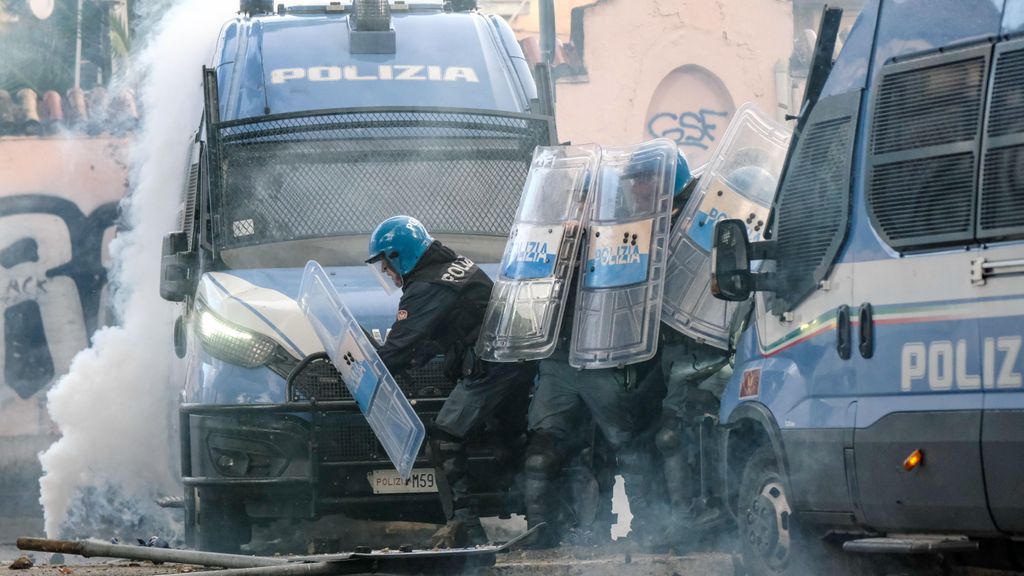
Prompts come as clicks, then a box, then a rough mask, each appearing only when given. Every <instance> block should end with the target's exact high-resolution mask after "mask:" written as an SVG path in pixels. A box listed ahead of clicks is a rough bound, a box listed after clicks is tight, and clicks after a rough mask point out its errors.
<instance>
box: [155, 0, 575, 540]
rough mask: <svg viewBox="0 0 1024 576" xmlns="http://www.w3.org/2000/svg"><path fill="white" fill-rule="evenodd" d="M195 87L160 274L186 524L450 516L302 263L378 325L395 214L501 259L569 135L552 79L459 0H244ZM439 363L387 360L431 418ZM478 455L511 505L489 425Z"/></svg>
mask: <svg viewBox="0 0 1024 576" xmlns="http://www.w3.org/2000/svg"><path fill="white" fill-rule="evenodd" d="M540 72H541V75H540V78H542V79H549V76H547V75H545V73H544V70H543V69H541V70H540ZM204 83H205V100H206V101H205V112H204V117H203V118H202V121H201V123H200V127H199V130H198V131H197V132H196V136H195V141H194V142H193V143H192V149H191V160H190V164H189V175H188V186H187V189H186V190H185V194H184V199H183V207H182V212H181V229H180V230H179V231H177V232H174V233H172V234H170V235H168V236H167V237H166V238H165V241H164V250H163V252H164V253H163V271H162V279H161V293H162V295H163V297H164V298H166V299H168V300H171V301H175V302H181V303H182V306H181V316H180V318H179V319H178V321H177V324H176V327H175V346H176V352H177V354H178V355H179V356H180V357H182V358H183V359H184V362H185V364H186V369H185V373H186V380H185V383H184V398H183V405H182V407H181V420H180V437H181V452H182V455H181V471H182V478H183V482H184V485H185V499H184V500H185V511H186V532H187V537H188V538H187V539H188V540H190V543H191V544H193V545H197V546H199V547H200V548H204V549H218V550H237V549H238V548H239V546H241V545H242V544H244V543H246V542H248V541H249V539H250V537H251V532H252V526H253V525H254V524H260V523H269V522H271V521H274V520H277V519H289V518H293V519H315V518H320V517H322V516H326V515H330V514H344V515H346V516H349V517H354V518H366V519H388V520H413V521H433V522H443V521H444V515H443V512H442V510H443V509H442V502H441V501H440V499H439V498H438V494H437V492H438V488H437V482H438V479H437V478H435V477H434V471H433V468H432V466H431V465H430V463H429V462H428V461H427V459H426V458H425V456H424V454H423V453H421V454H420V457H419V458H418V459H417V462H416V465H415V468H414V469H413V471H412V475H411V478H410V479H409V480H403V479H402V478H401V477H400V476H399V475H398V472H397V471H396V470H395V468H394V466H393V465H392V464H391V462H390V461H389V460H388V457H387V454H385V452H384V450H383V448H382V447H381V445H380V444H379V442H378V441H377V439H376V438H375V436H374V435H373V433H372V432H371V430H370V428H369V426H368V425H367V422H366V420H365V419H364V417H363V416H362V414H360V412H359V409H358V407H357V406H356V403H355V401H354V400H353V398H352V397H351V395H350V394H349V393H348V391H347V390H346V388H345V386H344V384H343V382H342V381H341V378H340V375H339V374H338V371H337V370H336V369H335V368H334V367H333V366H332V365H331V363H330V361H329V359H328V358H327V357H326V356H325V354H324V352H323V346H322V345H321V344H320V341H319V340H318V339H317V337H316V334H315V333H314V332H313V329H312V327H311V325H310V324H309V322H308V321H307V320H306V319H305V317H304V316H303V314H302V312H301V311H300V309H299V307H298V305H297V303H296V297H297V296H298V292H299V284H300V280H301V277H302V272H303V267H304V266H305V264H306V262H307V261H309V260H317V261H318V262H320V263H321V264H322V265H323V266H324V267H325V269H326V273H327V274H328V276H329V277H330V278H331V281H332V282H333V284H334V286H335V288H336V289H337V290H338V291H339V292H340V293H341V294H342V296H343V298H344V299H345V302H346V304H347V305H348V307H349V308H350V309H351V310H352V311H353V313H354V314H355V316H356V317H357V318H358V320H359V322H360V323H361V324H362V325H363V326H364V327H365V328H366V330H367V332H368V333H369V334H370V335H371V336H372V337H374V338H376V339H377V340H383V339H384V338H386V331H387V329H388V328H389V327H390V326H391V324H392V322H393V321H394V319H395V316H396V313H397V304H398V294H394V295H390V296H389V295H387V294H386V293H385V291H384V290H383V289H382V288H381V287H380V286H379V285H378V284H377V283H376V281H375V280H374V278H373V277H372V274H371V273H370V270H369V269H367V267H366V266H365V265H364V264H363V261H364V260H365V259H366V257H367V245H368V240H369V234H370V232H371V231H372V230H373V229H374V227H375V226H376V225H377V224H378V223H379V222H380V221H382V220H383V219H385V218H387V217H389V216H392V215H395V214H413V215H415V216H416V217H417V218H418V219H419V220H421V221H422V222H423V223H424V224H425V225H426V226H427V227H428V228H429V229H430V230H431V232H432V233H433V235H434V236H435V237H436V238H438V239H439V240H441V241H443V242H444V243H445V244H446V245H448V246H450V247H452V248H453V249H455V250H457V251H458V252H460V253H462V254H464V255H466V256H468V257H469V258H471V259H472V260H474V261H476V262H480V263H482V264H483V265H484V266H485V269H488V271H489V272H491V273H492V274H493V272H494V268H495V266H494V265H493V264H492V265H490V266H487V265H486V263H488V262H490V263H496V262H497V261H498V260H500V258H501V254H502V252H503V250H504V247H505V241H506V238H507V233H508V230H509V228H510V226H511V223H512V220H513V218H514V216H515V212H516V207H517V204H518V199H519V193H520V191H521V189H522V185H523V182H524V180H525V177H526V173H527V171H528V169H529V165H530V159H531V157H532V153H533V150H534V148H535V147H536V146H538V145H550V144H552V143H553V142H555V140H556V136H555V130H554V122H553V119H552V108H551V105H552V100H551V99H550V98H549V97H547V96H546V95H547V94H548V93H549V89H550V86H549V85H547V84H545V83H544V82H541V85H542V86H548V88H545V89H542V90H540V91H538V89H537V83H536V82H535V79H534V77H533V75H532V74H531V70H530V68H529V66H528V65H527V63H526V60H525V58H524V56H523V53H522V51H521V49H520V47H519V45H518V44H517V42H516V40H515V38H514V36H513V34H512V31H511V30H510V28H509V27H508V25H507V24H506V23H505V22H504V21H503V20H502V19H501V18H497V17H493V16H488V15H484V14H482V13H479V12H477V11H476V10H475V2H468V1H465V0H462V1H458V0H451V1H443V2H442V1H441V0H409V1H405V2H402V1H398V0H392V1H390V2H389V1H385V0H354V1H346V2H330V3H328V2H324V3H321V4H319V5H317V4H310V3H308V2H307V3H303V4H299V5H289V4H288V3H285V4H282V5H278V6H275V5H274V3H273V2H269V1H250V0H243V2H242V5H241V11H240V13H239V15H238V17H237V18H234V19H232V20H231V21H229V22H227V23H226V24H225V25H224V27H223V30H222V32H221V34H220V38H219V42H218V48H217V51H216V54H215V55H214V57H213V60H212V65H211V66H210V67H209V68H206V69H205V70H204ZM197 120H199V119H197ZM439 364H440V362H438V361H435V362H434V363H432V364H429V365H427V366H424V367H421V368H418V369H415V370H411V371H409V372H408V373H405V374H399V375H396V378H397V379H398V382H399V383H400V385H401V387H402V388H403V391H404V393H405V395H406V396H407V397H408V398H409V399H410V400H411V402H412V403H413V404H414V405H415V408H416V411H417V412H418V414H419V416H420V417H421V419H422V420H423V421H424V422H429V421H430V420H431V419H432V417H433V416H434V415H435V414H436V413H437V411H438V410H439V409H440V407H441V405H442V404H443V402H444V400H445V398H446V397H447V395H448V394H449V393H450V391H451V388H452V384H451V383H450V382H449V381H448V379H446V378H445V377H444V375H443V374H442V372H441V366H440V365H439ZM470 456H471V466H472V467H473V468H475V469H476V470H475V471H474V472H473V474H472V476H471V477H472V478H474V479H478V480H479V484H478V485H477V486H475V487H474V490H475V491H476V492H477V496H478V499H479V502H480V505H481V513H482V514H484V515H496V514H502V513H506V512H508V507H509V504H508V491H507V485H508V483H507V482H503V478H500V477H499V476H500V474H501V473H502V471H503V470H507V469H509V468H510V467H509V466H507V465H504V464H502V465H497V464H496V459H497V458H498V457H499V456H501V455H500V454H497V453H496V451H495V450H494V449H492V448H491V447H489V446H488V445H487V443H486V442H485V441H483V439H482V438H480V439H477V440H475V441H473V442H472V444H471V449H470Z"/></svg>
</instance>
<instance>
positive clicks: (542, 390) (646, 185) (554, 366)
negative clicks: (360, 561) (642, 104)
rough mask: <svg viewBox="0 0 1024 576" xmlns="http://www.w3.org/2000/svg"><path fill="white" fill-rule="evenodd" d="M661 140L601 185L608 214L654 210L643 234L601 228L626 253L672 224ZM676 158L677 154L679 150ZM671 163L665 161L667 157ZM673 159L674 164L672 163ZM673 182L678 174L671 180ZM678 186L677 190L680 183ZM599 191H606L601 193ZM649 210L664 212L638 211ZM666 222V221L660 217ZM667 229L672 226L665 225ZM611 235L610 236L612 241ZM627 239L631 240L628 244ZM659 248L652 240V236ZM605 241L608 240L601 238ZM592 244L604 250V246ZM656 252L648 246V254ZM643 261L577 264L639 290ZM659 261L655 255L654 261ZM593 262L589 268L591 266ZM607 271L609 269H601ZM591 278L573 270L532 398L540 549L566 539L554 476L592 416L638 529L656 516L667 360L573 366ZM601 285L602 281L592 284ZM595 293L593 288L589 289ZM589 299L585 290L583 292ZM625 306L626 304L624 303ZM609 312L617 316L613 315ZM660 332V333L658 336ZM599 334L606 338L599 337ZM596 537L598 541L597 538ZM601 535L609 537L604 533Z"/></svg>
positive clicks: (534, 521) (530, 470) (531, 500)
mask: <svg viewBox="0 0 1024 576" xmlns="http://www.w3.org/2000/svg"><path fill="white" fill-rule="evenodd" d="M659 146H661V144H660V143H657V142H655V143H651V145H650V146H648V145H640V146H638V147H636V149H635V151H634V152H633V153H632V155H631V158H630V160H629V161H628V162H626V163H625V164H624V165H619V166H618V168H615V167H606V166H605V165H604V164H603V162H604V160H602V168H601V175H600V176H599V179H602V185H603V186H608V187H609V188H614V189H615V192H616V193H615V194H611V193H609V192H608V190H606V191H605V192H604V193H603V195H601V196H600V197H599V198H598V199H597V200H594V201H593V202H594V203H595V205H598V204H599V205H600V207H601V210H602V211H603V212H602V213H604V214H612V213H614V214H615V215H616V216H618V214H619V212H620V211H621V212H626V213H635V211H636V210H644V209H646V210H650V212H649V214H650V215H651V216H653V219H650V220H636V221H638V222H641V224H639V225H635V227H634V228H633V230H636V231H640V232H639V233H638V234H633V233H632V231H630V232H629V233H628V234H626V235H625V236H623V231H622V230H626V229H629V228H630V226H634V225H631V224H626V225H625V227H623V226H620V225H604V226H603V227H602V228H601V229H600V230H601V231H604V232H606V233H607V232H609V231H612V234H611V235H613V236H614V238H613V240H614V242H615V243H616V244H618V243H620V242H624V243H625V244H624V245H623V248H622V253H629V251H630V250H632V249H634V248H635V249H637V251H638V252H637V253H640V246H638V244H639V243H640V242H642V241H643V240H640V242H638V239H642V237H643V235H644V232H643V230H646V233H647V235H648V236H650V238H654V235H653V233H652V232H651V231H652V230H654V225H652V224H651V223H653V222H655V221H659V222H661V223H662V224H663V225H665V226H667V217H668V211H667V208H668V206H667V204H660V203H661V202H664V201H665V199H667V195H669V194H670V191H668V188H669V187H670V186H672V184H673V182H672V180H671V179H670V180H669V181H668V182H664V181H662V180H660V179H659V176H657V175H656V174H657V172H651V170H652V166H655V165H657V163H656V162H654V161H652V156H653V154H651V153H653V152H656V153H657V154H664V152H665V151H664V149H663V148H659ZM673 154H674V152H673ZM660 157H661V158H664V156H660ZM669 161H671V160H669ZM679 172H680V177H681V178H682V179H683V180H682V182H685V181H686V180H688V179H689V178H688V176H689V171H688V170H687V169H686V168H685V165H684V166H683V168H682V170H680V171H679ZM668 177H669V178H671V176H668ZM682 182H677V183H676V186H677V187H679V186H681V184H682ZM598 194H601V193H600V192H599V193H598ZM643 206H648V207H654V206H664V208H639V207H643ZM659 219H661V220H659ZM662 230H666V228H662ZM588 234H590V238H592V239H597V238H599V237H600V236H599V234H600V232H599V231H598V230H597V229H595V228H592V230H591V231H590V232H588ZM607 235H608V234H606V236H607ZM623 238H624V239H623ZM647 241H648V242H651V246H653V245H654V244H653V242H654V241H653V240H650V239H648V240H647ZM601 242H605V240H603V239H602V240H601ZM592 243H593V244H594V245H595V246H597V244H598V243H597V242H593V241H592ZM647 249H649V247H647V246H645V247H643V250H647ZM644 256H645V257H644V258H636V259H635V260H630V259H629V258H628V257H623V258H615V259H612V258H606V259H605V260H606V262H605V263H604V264H601V263H596V262H595V261H594V259H593V258H591V257H589V255H588V257H587V258H584V257H583V256H581V257H580V258H578V259H577V260H578V262H577V265H578V266H580V267H582V266H586V267H587V273H589V274H590V275H591V276H590V277H591V278H594V277H598V278H599V279H600V280H601V283H600V284H601V286H600V287H602V288H603V287H613V288H615V287H621V286H628V285H633V286H636V285H639V282H644V281H646V280H645V279H647V278H649V276H648V269H647V262H648V260H647V259H646V256H647V254H646V253H644ZM651 258H652V260H653V255H652V256H651ZM588 261H589V263H588ZM607 261H612V262H613V264H617V263H618V262H620V261H621V262H631V261H635V262H638V263H640V266H641V267H640V268H638V267H636V266H606V264H607ZM602 268H603V269H602ZM586 278H587V275H586V274H584V271H583V269H582V268H580V269H577V270H576V271H575V272H574V273H573V282H572V286H571V287H570V288H569V290H568V299H569V301H568V302H567V304H566V312H565V314H566V317H565V318H564V319H563V323H562V332H561V334H560V340H559V344H558V346H557V348H556V350H555V352H554V353H553V354H552V355H551V356H549V357H548V358H546V359H544V360H541V361H540V365H539V368H538V377H537V382H536V384H535V387H534V393H533V398H532V400H531V402H530V409H529V412H528V424H529V430H530V443H529V446H528V447H527V453H526V466H525V471H526V484H525V496H526V505H527V520H528V522H529V524H530V526H531V527H532V526H537V525H539V524H540V523H542V522H543V523H545V524H546V527H545V528H543V529H542V530H541V532H540V533H539V535H538V536H537V537H536V538H535V539H534V542H533V544H534V546H536V547H542V548H543V547H551V546H556V545H557V544H558V543H559V540H560V539H561V536H562V535H561V534H560V532H559V529H560V528H561V527H560V526H558V520H559V519H558V518H557V512H556V508H555V505H554V501H553V495H554V488H555V483H554V479H555V478H556V476H557V475H558V473H559V472H560V470H561V468H562V466H563V464H564V462H565V461H566V459H567V457H568V456H569V454H568V453H567V450H568V447H569V446H572V445H573V441H572V440H573V437H574V436H575V435H577V434H579V433H580V430H581V427H582V424H583V422H585V421H587V417H588V416H589V419H590V420H592V421H593V423H594V424H596V426H597V427H598V428H599V429H600V432H601V435H602V436H603V437H604V439H605V440H606V441H607V443H608V444H609V445H610V447H611V450H612V452H613V453H614V455H615V462H616V465H617V470H618V473H619V474H620V475H621V476H622V478H623V481H624V484H625V488H626V494H627V497H628V499H629V506H630V509H631V510H632V511H633V514H634V519H635V520H634V522H635V525H636V526H638V527H639V525H642V524H643V522H644V521H645V519H646V518H648V517H649V511H648V504H649V501H650V499H649V493H648V489H649V485H650V482H649V475H650V474H651V457H652V451H653V446H651V445H650V443H649V442H645V441H644V440H643V438H642V436H643V433H644V432H645V431H649V430H650V429H651V427H652V426H651V425H652V418H651V414H652V410H651V407H652V406H657V399H658V398H660V395H663V385H662V371H661V366H660V359H659V357H658V356H657V355H655V357H654V358H652V359H648V360H644V361H640V362H635V363H630V362H622V363H621V364H622V365H619V366H614V367H596V368H587V369H579V368H577V367H574V366H573V365H571V364H570V363H571V362H572V358H571V356H572V353H573V345H572V342H573V341H574V339H576V338H579V337H580V336H581V335H580V334H573V326H574V324H576V325H577V326H576V328H577V329H578V328H579V323H577V322H574V316H578V315H580V314H581V313H582V312H581V311H580V310H579V309H578V306H579V305H578V304H577V303H576V302H575V300H576V299H577V298H578V297H577V289H578V288H579V284H580V283H581V282H583V283H586V282H587V280H586ZM592 284H594V285H595V286H597V285H598V283H597V282H593V283H592ZM588 289H589V287H588ZM580 294H582V290H580ZM619 301H620V302H621V301H622V300H621V299H620V300H619ZM590 306H591V308H590V310H588V311H587V312H592V311H593V310H596V309H597V308H596V307H595V306H596V305H594V304H590ZM608 313H614V311H612V310H609V311H608ZM597 324H599V325H601V326H602V328H603V329H605V330H613V328H612V325H613V324H614V322H598V323H597ZM655 335H656V334H655ZM599 336H600V335H599ZM648 358H649V356H648ZM595 536H597V535H596V534H595ZM597 537H598V538H602V539H606V538H608V534H607V533H605V534H604V535H602V536H597Z"/></svg>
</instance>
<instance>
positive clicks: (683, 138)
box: [647, 108, 729, 150]
mask: <svg viewBox="0 0 1024 576" xmlns="http://www.w3.org/2000/svg"><path fill="white" fill-rule="evenodd" d="M728 117H729V113H728V112H726V111H725V110H709V109H707V108H701V109H700V110H698V111H696V112H681V113H679V114H673V113H672V112H658V113H656V114H655V115H654V116H651V119H650V120H648V121H647V133H648V135H650V137H651V138H668V139H669V140H672V141H673V142H675V143H676V145H678V146H682V147H684V148H691V147H692V148H698V149H700V150H707V149H708V148H710V147H711V146H713V145H714V143H715V134H716V133H717V132H718V125H719V124H721V123H722V122H721V119H723V118H728ZM716 118H717V119H718V120H716Z"/></svg>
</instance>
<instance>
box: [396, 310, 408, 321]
mask: <svg viewBox="0 0 1024 576" xmlns="http://www.w3.org/2000/svg"><path fill="white" fill-rule="evenodd" d="M408 317H409V311H408V310H399V311H398V319H399V320H405V319H406V318H408Z"/></svg>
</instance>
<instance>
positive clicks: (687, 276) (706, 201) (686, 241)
mask: <svg viewBox="0 0 1024 576" xmlns="http://www.w3.org/2000/svg"><path fill="white" fill-rule="evenodd" d="M789 137H790V133H789V130H788V129H787V128H786V127H784V126H783V125H781V124H779V123H777V122H775V121H773V120H772V119H771V118H768V117H766V116H763V115H762V114H760V113H759V112H758V111H757V109H755V108H754V106H753V105H752V104H749V103H748V104H745V105H743V106H741V107H740V109H739V110H738V111H737V112H736V115H735V116H734V117H733V120H732V122H731V123H730V124H729V127H728V128H727V129H726V131H725V134H724V135H723V137H722V141H721V143H720V144H719V145H718V148H716V149H715V152H714V153H713V154H712V156H711V160H710V161H709V162H708V165H707V169H706V170H705V171H704V173H703V175H702V176H701V179H700V182H699V184H698V185H697V188H696V190H694V193H693V195H692V196H691V197H690V199H689V201H688V202H687V204H686V207H685V208H684V209H683V211H682V213H681V214H680V215H679V218H678V220H677V221H676V223H675V225H674V226H673V228H672V237H671V239H670V241H669V248H668V251H669V262H668V279H667V281H666V283H665V301H664V313H663V314H662V322H664V323H665V324H668V325H669V326H671V327H672V328H674V329H676V330H678V331H679V332H682V333H683V334H685V335H687V336H690V337H691V338H694V339H696V340H698V341H700V342H705V343H707V344H710V345H712V346H715V347H717V348H721V349H727V348H728V346H729V327H730V325H731V323H732V317H733V315H734V314H735V312H736V310H737V309H738V306H739V304H738V303H735V302H726V301H724V300H718V299H717V298H715V297H714V296H712V295H711V290H710V284H711V245H712V242H713V236H714V230H715V222H717V221H718V220H722V219H725V218H740V219H743V220H745V221H746V223H747V231H748V233H749V236H750V240H751V241H755V240H760V239H761V236H762V234H763V233H764V227H765V223H766V222H767V221H768V213H769V211H770V209H771V204H772V202H773V200H774V198H775V189H776V187H777V185H778V181H779V176H780V173H781V171H782V164H783V162H784V161H785V159H786V148H787V147H788V146H789Z"/></svg>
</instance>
